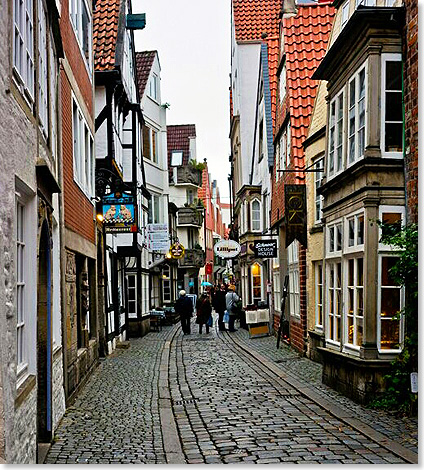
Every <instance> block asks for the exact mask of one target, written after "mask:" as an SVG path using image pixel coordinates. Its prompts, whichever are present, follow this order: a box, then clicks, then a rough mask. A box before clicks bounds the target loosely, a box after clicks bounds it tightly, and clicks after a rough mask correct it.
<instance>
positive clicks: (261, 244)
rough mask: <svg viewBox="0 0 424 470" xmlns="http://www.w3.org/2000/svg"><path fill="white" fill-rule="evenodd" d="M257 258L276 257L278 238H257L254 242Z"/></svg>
mask: <svg viewBox="0 0 424 470" xmlns="http://www.w3.org/2000/svg"><path fill="white" fill-rule="evenodd" d="M253 251H254V252H255V258H276V257H277V240H259V241H257V240H255V242H254V244H253Z"/></svg>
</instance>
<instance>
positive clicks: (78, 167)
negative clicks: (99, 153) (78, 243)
mask: <svg viewBox="0 0 424 470" xmlns="http://www.w3.org/2000/svg"><path fill="white" fill-rule="evenodd" d="M72 114H73V115H72V134H73V161H74V181H75V182H76V184H77V185H78V186H79V188H80V189H81V191H82V192H83V193H84V194H85V195H86V196H87V198H88V199H89V200H90V202H91V203H92V204H93V203H94V199H93V198H94V188H95V185H94V139H93V135H92V133H91V131H90V128H89V127H88V125H87V122H86V120H85V118H84V114H83V113H82V111H81V108H80V107H79V105H78V102H77V100H76V99H75V97H73V105H72Z"/></svg>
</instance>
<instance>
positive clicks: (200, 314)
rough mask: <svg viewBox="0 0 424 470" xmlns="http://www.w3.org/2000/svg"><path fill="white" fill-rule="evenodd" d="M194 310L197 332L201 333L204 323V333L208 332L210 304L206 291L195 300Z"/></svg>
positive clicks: (210, 314) (210, 322) (210, 315)
mask: <svg viewBox="0 0 424 470" xmlns="http://www.w3.org/2000/svg"><path fill="white" fill-rule="evenodd" d="M196 310H197V318H196V323H197V324H198V325H199V334H202V327H203V325H206V333H209V327H210V326H212V305H211V302H210V300H209V295H208V294H207V293H206V292H204V293H203V294H202V295H201V297H200V299H199V300H198V301H197V303H196Z"/></svg>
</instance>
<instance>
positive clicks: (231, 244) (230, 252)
mask: <svg viewBox="0 0 424 470" xmlns="http://www.w3.org/2000/svg"><path fill="white" fill-rule="evenodd" d="M213 251H214V252H215V254H216V256H219V257H220V258H234V257H236V256H237V255H238V254H239V253H240V251H241V246H240V245H239V244H238V243H237V242H236V241H234V240H221V241H219V242H218V243H216V244H215V246H214V247H213Z"/></svg>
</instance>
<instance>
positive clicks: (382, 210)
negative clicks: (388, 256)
mask: <svg viewBox="0 0 424 470" xmlns="http://www.w3.org/2000/svg"><path fill="white" fill-rule="evenodd" d="M386 213H389V214H400V216H401V225H402V226H404V225H405V216H406V214H405V206H389V205H382V206H380V207H379V208H378V219H379V220H381V221H382V222H383V214H386ZM381 235H382V230H381V228H379V229H378V240H379V242H378V249H379V250H383V251H388V252H391V251H392V252H396V251H398V248H397V247H395V246H392V245H385V244H384V243H381V242H380V238H381Z"/></svg>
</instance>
